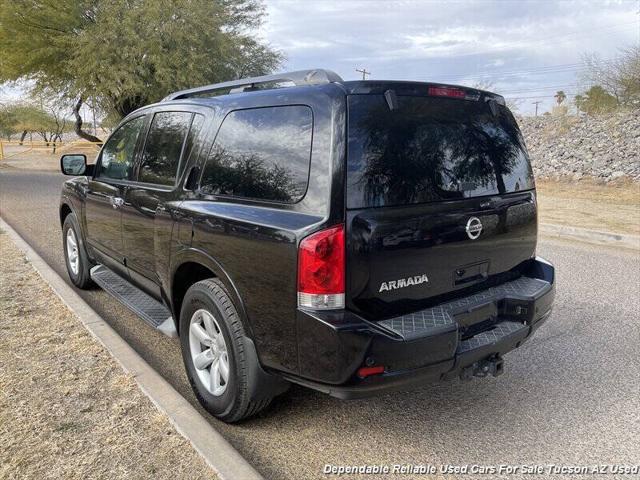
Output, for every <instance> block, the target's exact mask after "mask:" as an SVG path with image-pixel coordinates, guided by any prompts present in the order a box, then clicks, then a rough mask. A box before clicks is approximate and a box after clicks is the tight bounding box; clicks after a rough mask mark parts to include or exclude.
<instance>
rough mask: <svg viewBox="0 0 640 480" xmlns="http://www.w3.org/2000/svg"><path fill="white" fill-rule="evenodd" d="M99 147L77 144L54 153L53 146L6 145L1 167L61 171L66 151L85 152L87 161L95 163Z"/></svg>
mask: <svg viewBox="0 0 640 480" xmlns="http://www.w3.org/2000/svg"><path fill="white" fill-rule="evenodd" d="M97 152H98V149H97V147H96V146H95V145H91V144H87V145H77V146H73V147H69V148H61V149H59V150H58V151H57V152H56V153H52V151H51V148H37V149H34V150H31V149H29V147H27V146H24V147H19V146H15V145H12V146H9V147H4V154H5V158H4V159H2V160H0V168H2V167H13V168H20V169H23V170H47V171H55V172H58V171H60V157H61V156H62V155H63V154H65V153H84V154H85V155H86V156H87V163H93V162H94V160H95V157H96V155H97Z"/></svg>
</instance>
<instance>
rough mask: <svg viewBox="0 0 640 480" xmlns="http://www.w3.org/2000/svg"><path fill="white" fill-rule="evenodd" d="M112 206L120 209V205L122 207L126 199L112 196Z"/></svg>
mask: <svg viewBox="0 0 640 480" xmlns="http://www.w3.org/2000/svg"><path fill="white" fill-rule="evenodd" d="M110 200H111V206H112V207H113V208H114V209H118V208H120V207H122V206H123V205H124V199H122V198H120V197H111V199H110Z"/></svg>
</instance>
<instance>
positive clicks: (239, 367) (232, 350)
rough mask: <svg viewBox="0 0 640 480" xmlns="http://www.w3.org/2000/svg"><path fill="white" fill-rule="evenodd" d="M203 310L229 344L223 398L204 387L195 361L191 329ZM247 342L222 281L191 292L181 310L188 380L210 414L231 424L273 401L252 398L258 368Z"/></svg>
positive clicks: (212, 281)
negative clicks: (254, 370)
mask: <svg viewBox="0 0 640 480" xmlns="http://www.w3.org/2000/svg"><path fill="white" fill-rule="evenodd" d="M201 309H204V310H206V311H207V312H209V313H210V314H212V315H213V317H214V318H215V320H216V321H217V323H218V325H219V327H220V331H221V332H222V335H223V336H224V340H225V342H226V351H227V354H228V360H229V372H230V374H229V379H228V382H227V384H226V390H225V391H224V393H222V394H221V395H219V396H214V395H213V394H212V393H211V392H210V391H209V390H207V388H206V387H205V386H204V384H203V383H202V381H201V379H200V377H199V376H198V373H197V371H196V367H195V365H194V362H193V359H192V354H191V347H190V341H189V329H190V324H191V318H192V317H193V315H194V313H196V312H197V311H198V310H201ZM246 342H247V338H246V332H245V329H244V326H243V324H242V321H241V320H240V316H239V315H238V312H237V310H236V308H235V306H234V305H233V302H232V301H231V299H230V298H229V296H228V295H227V293H226V291H225V288H224V286H223V285H222V283H221V282H220V281H219V280H217V279H207V280H202V281H200V282H197V283H195V284H193V285H192V286H191V287H190V288H189V290H187V293H186V295H185V297H184V300H183V302H182V308H181V311H180V344H181V346H182V358H183V360H184V364H185V368H186V371H187V377H188V378H189V383H190V384H191V387H192V388H193V391H194V392H195V394H196V397H197V398H198V401H199V402H200V404H201V405H202V406H203V407H204V408H205V409H206V410H207V411H208V412H209V413H211V414H212V415H214V416H216V417H217V418H219V419H220V420H222V421H224V422H228V423H233V422H237V421H239V420H242V419H244V418H247V417H250V416H252V415H255V414H256V413H258V412H259V411H260V410H262V409H264V408H266V407H267V406H268V405H269V404H270V403H271V400H272V397H268V398H261V399H260V400H257V401H252V400H251V399H250V397H249V392H250V391H252V387H253V385H250V382H251V377H250V376H249V375H248V372H249V370H250V369H251V368H254V367H257V365H250V364H249V362H252V361H256V360H250V356H249V355H247V351H248V345H247V343H246Z"/></svg>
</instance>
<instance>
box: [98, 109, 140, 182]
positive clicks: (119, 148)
mask: <svg viewBox="0 0 640 480" xmlns="http://www.w3.org/2000/svg"><path fill="white" fill-rule="evenodd" d="M143 125H144V116H141V117H137V118H134V119H133V120H129V121H128V122H127V123H124V124H122V125H121V126H120V128H118V129H117V130H116V131H115V132H114V134H113V135H111V137H110V138H109V140H107V143H105V145H104V147H103V148H102V157H101V160H100V169H99V171H98V175H97V176H98V177H107V178H112V179H114V180H128V179H129V178H131V170H132V168H133V160H134V158H133V155H134V153H135V149H136V143H137V142H138V136H139V135H140V132H141V131H142V126H143Z"/></svg>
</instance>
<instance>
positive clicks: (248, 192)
mask: <svg viewBox="0 0 640 480" xmlns="http://www.w3.org/2000/svg"><path fill="white" fill-rule="evenodd" d="M312 130H313V115H312V113H311V109H310V108H309V107H306V106H300V105H291V106H282V107H266V108H254V109H248V110H236V111H234V112H231V113H229V114H228V115H227V116H226V118H225V119H224V121H223V122H222V125H221V126H220V130H219V131H218V135H217V137H216V140H215V143H214V145H213V147H212V148H211V152H210V154H209V156H208V159H207V163H206V165H205V167H204V171H203V174H202V180H201V191H202V192H203V193H205V194H209V195H232V196H236V197H245V198H255V199H261V200H272V201H279V202H289V203H293V202H297V201H298V200H300V199H301V198H302V197H303V196H304V194H305V192H306V190H307V183H308V178H309V163H310V158H311V134H312Z"/></svg>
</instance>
